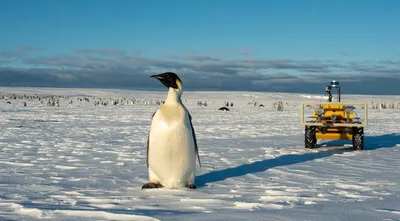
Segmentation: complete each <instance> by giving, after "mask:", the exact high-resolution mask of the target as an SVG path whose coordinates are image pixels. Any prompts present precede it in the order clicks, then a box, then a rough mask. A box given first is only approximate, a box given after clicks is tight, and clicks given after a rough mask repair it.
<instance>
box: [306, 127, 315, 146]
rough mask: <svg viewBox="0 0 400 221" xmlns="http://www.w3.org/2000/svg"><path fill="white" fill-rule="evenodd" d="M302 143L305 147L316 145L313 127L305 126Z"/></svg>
mask: <svg viewBox="0 0 400 221" xmlns="http://www.w3.org/2000/svg"><path fill="white" fill-rule="evenodd" d="M304 135H305V136H304V145H305V147H306V148H309V149H312V148H315V147H316V146H317V137H316V136H315V127H314V126H306V128H305V132H304Z"/></svg>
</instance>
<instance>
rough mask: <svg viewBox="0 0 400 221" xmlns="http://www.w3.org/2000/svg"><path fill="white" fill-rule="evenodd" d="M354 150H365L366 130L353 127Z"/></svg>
mask: <svg viewBox="0 0 400 221" xmlns="http://www.w3.org/2000/svg"><path fill="white" fill-rule="evenodd" d="M352 141H353V148H354V150H364V128H363V127H353V139H352Z"/></svg>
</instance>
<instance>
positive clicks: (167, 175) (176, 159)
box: [142, 72, 201, 189]
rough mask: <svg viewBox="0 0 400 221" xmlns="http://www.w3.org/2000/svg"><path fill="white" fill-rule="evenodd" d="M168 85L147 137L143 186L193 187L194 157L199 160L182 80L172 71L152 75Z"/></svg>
mask: <svg viewBox="0 0 400 221" xmlns="http://www.w3.org/2000/svg"><path fill="white" fill-rule="evenodd" d="M151 77H152V78H156V79H158V80H159V81H161V83H162V84H164V85H165V86H166V87H167V88H168V95H167V99H166V100H165V102H164V103H163V104H162V106H161V107H160V108H159V109H158V110H157V111H156V112H154V114H153V116H152V120H151V126H150V131H149V135H148V138H147V168H148V173H149V182H148V183H146V184H144V185H143V187H142V189H149V188H162V187H165V188H169V189H178V188H183V187H186V188H189V189H196V185H195V176H196V156H197V159H198V161H199V166H200V167H201V163H200V156H199V153H198V146H197V140H196V134H195V130H194V128H193V124H192V117H191V115H190V113H189V111H188V110H187V109H186V107H185V106H184V105H183V103H182V100H181V95H182V81H181V79H180V78H179V77H178V76H177V75H176V74H175V73H173V72H165V73H161V74H158V75H152V76H151Z"/></svg>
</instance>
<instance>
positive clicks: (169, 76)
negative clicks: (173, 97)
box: [150, 72, 182, 89]
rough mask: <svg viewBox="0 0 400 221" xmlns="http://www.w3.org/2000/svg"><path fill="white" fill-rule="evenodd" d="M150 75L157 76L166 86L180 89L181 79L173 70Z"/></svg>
mask: <svg viewBox="0 0 400 221" xmlns="http://www.w3.org/2000/svg"><path fill="white" fill-rule="evenodd" d="M150 77H152V78H157V79H158V80H159V81H161V83H163V84H164V85H165V86H166V87H168V88H169V87H172V88H175V89H181V87H182V81H181V79H180V78H179V77H178V75H176V74H175V73H173V72H165V73H161V74H157V75H151V76H150Z"/></svg>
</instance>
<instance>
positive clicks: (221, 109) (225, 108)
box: [218, 107, 229, 111]
mask: <svg viewBox="0 0 400 221" xmlns="http://www.w3.org/2000/svg"><path fill="white" fill-rule="evenodd" d="M218 110H220V111H229V108H227V107H220V108H219V109H218Z"/></svg>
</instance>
